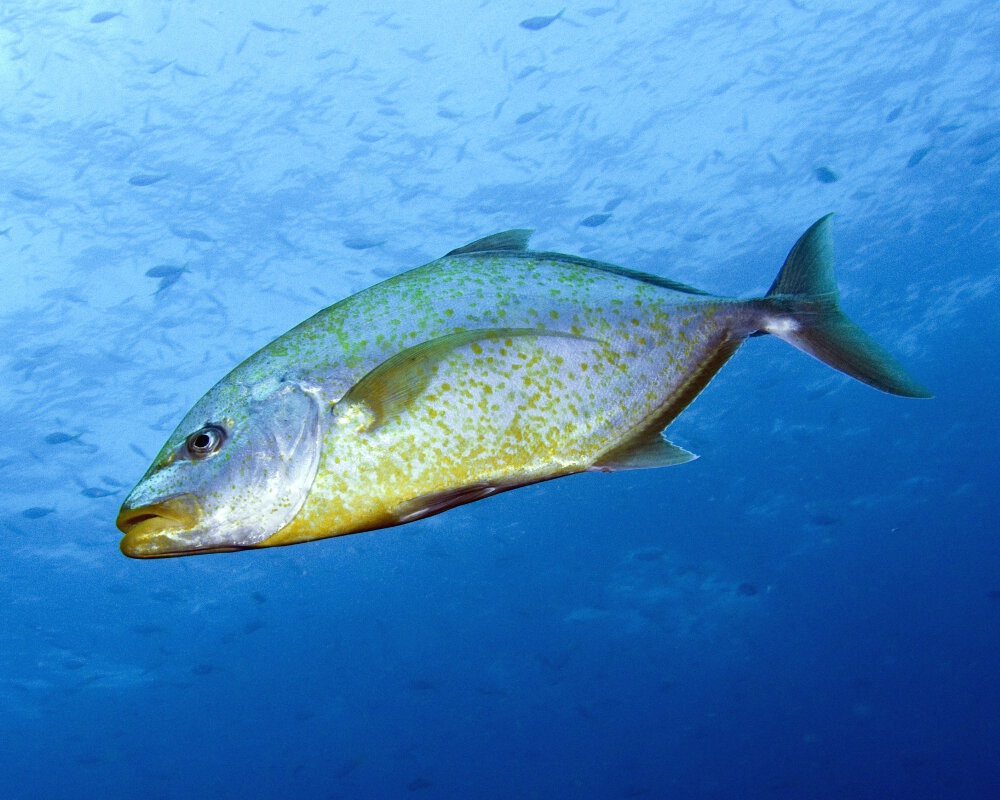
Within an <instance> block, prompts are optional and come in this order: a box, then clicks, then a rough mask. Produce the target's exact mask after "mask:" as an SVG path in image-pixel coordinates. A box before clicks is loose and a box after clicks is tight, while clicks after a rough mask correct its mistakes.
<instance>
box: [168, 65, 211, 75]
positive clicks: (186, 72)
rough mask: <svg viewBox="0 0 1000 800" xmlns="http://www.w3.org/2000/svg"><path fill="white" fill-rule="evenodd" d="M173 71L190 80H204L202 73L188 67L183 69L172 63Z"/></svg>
mask: <svg viewBox="0 0 1000 800" xmlns="http://www.w3.org/2000/svg"><path fill="white" fill-rule="evenodd" d="M174 71H175V72H179V73H180V74H181V75H187V76H188V77H191V78H204V77H205V73H204V72H198V70H196V69H190V68H188V67H183V66H181V65H180V64H177V63H176V62H175V63H174Z"/></svg>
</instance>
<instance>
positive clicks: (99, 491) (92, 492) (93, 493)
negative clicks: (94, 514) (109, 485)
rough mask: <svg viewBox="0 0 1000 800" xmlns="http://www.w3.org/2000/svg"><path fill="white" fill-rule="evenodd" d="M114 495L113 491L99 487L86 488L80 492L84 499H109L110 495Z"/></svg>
mask: <svg viewBox="0 0 1000 800" xmlns="http://www.w3.org/2000/svg"><path fill="white" fill-rule="evenodd" d="M114 493H115V490H113V489H105V488H103V487H101V486H88V487H87V488H86V489H84V490H83V491H82V492H80V494H82V495H83V496H84V497H94V498H98V497H111V495H113V494H114Z"/></svg>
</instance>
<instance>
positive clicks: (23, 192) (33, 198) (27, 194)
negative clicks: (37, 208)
mask: <svg viewBox="0 0 1000 800" xmlns="http://www.w3.org/2000/svg"><path fill="white" fill-rule="evenodd" d="M10 193H11V194H12V195H14V197H16V198H17V199H18V200H26V201H28V202H29V203H41V202H43V201H44V200H45V195H41V194H39V193H38V192H33V191H31V190H30V189H11V190H10Z"/></svg>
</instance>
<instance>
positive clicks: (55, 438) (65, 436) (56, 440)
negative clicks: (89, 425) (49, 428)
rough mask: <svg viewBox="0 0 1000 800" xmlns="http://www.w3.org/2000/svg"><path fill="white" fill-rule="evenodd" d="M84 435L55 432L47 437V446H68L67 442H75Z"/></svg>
mask: <svg viewBox="0 0 1000 800" xmlns="http://www.w3.org/2000/svg"><path fill="white" fill-rule="evenodd" d="M82 435H83V434H82V433H65V432H64V431H55V432H53V433H50V434H48V435H47V436H46V437H45V444H66V442H75V441H76V440H77V439H79V438H80V437H81V436H82Z"/></svg>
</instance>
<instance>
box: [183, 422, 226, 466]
mask: <svg viewBox="0 0 1000 800" xmlns="http://www.w3.org/2000/svg"><path fill="white" fill-rule="evenodd" d="M225 442H226V431H225V430H224V429H223V428H220V427H219V426H218V425H205V426H204V427H202V428H199V429H198V430H196V431H195V432H194V433H192V434H191V435H190V436H188V437H187V439H186V440H185V442H184V443H185V445H186V446H187V451H188V454H189V455H190V456H191V457H192V458H208V456H210V455H212V454H213V453H217V452H218V451H219V448H221V447H222V445H223V444H225Z"/></svg>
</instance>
